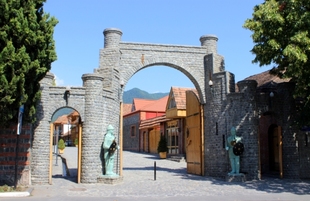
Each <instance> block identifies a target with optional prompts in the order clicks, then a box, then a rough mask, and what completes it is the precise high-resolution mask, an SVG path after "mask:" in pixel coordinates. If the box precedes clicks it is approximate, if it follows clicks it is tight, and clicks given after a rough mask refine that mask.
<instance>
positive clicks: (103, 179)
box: [97, 175, 123, 184]
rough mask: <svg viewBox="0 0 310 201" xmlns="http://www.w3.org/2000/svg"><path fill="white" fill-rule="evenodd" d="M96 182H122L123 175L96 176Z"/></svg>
mask: <svg viewBox="0 0 310 201" xmlns="http://www.w3.org/2000/svg"><path fill="white" fill-rule="evenodd" d="M97 182H98V183H104V184H119V183H121V182H123V177H121V176H118V175H115V176H107V175H102V176H100V177H98V178H97Z"/></svg>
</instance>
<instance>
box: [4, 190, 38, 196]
mask: <svg viewBox="0 0 310 201" xmlns="http://www.w3.org/2000/svg"><path fill="white" fill-rule="evenodd" d="M32 191H33V188H28V189H27V190H26V191H23V192H5V193H0V197H27V196H30V195H31V192H32Z"/></svg>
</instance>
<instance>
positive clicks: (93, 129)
mask: <svg viewBox="0 0 310 201" xmlns="http://www.w3.org/2000/svg"><path fill="white" fill-rule="evenodd" d="M82 79H83V86H84V87H85V118H84V122H83V134H82V172H81V182H82V183H96V182H97V177H98V176H100V175H101V174H102V163H101V157H100V154H101V143H102V140H103V139H102V136H103V134H102V133H103V132H105V131H104V130H103V112H104V111H103V89H102V86H103V77H102V76H101V75H99V74H84V75H83V76H82Z"/></svg>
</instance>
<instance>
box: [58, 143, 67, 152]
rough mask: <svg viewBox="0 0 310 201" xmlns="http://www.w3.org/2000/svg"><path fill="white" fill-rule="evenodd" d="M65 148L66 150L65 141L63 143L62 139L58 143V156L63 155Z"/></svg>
mask: <svg viewBox="0 0 310 201" xmlns="http://www.w3.org/2000/svg"><path fill="white" fill-rule="evenodd" d="M65 148H66V145H65V141H64V140H63V139H60V140H59V141H58V150H59V154H63V153H64V149H65Z"/></svg>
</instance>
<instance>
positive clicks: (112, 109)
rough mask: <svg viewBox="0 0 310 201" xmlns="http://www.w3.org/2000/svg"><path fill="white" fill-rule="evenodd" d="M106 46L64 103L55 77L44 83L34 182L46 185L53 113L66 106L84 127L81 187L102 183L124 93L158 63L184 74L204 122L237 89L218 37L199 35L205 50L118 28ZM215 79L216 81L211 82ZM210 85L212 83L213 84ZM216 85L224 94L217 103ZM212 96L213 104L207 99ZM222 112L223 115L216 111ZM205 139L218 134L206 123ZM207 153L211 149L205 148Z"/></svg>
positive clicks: (119, 135) (118, 164) (108, 31)
mask: <svg viewBox="0 0 310 201" xmlns="http://www.w3.org/2000/svg"><path fill="white" fill-rule="evenodd" d="M103 33H104V48H103V49H101V50H100V58H99V68H97V69H95V70H94V73H91V74H84V75H82V80H83V87H71V89H70V98H69V99H68V98H67V99H66V96H65V93H66V90H67V89H66V87H54V86H52V83H53V79H54V76H53V75H52V74H51V73H48V74H47V75H46V77H45V78H44V79H43V80H42V81H41V90H42V97H41V102H40V103H39V104H38V108H37V120H38V121H37V124H36V125H35V131H34V140H33V147H32V153H33V158H32V164H31V169H32V178H31V180H32V183H33V184H36V183H47V182H48V175H49V172H48V168H46V167H47V166H48V164H49V158H50V156H49V151H47V150H48V149H46V147H44V146H42V144H49V139H48V138H46V132H47V131H48V130H49V129H50V128H49V126H50V124H49V123H50V117H51V116H52V113H53V112H54V111H56V110H57V108H61V107H64V106H68V107H72V108H74V109H76V110H77V111H78V112H79V113H80V116H81V119H82V124H83V137H82V153H81V155H82V162H81V169H82V172H81V183H97V182H102V177H101V176H102V169H103V168H102V164H101V159H102V158H101V155H100V154H101V149H102V146H101V144H102V140H103V137H104V135H105V133H106V128H107V127H108V125H110V124H111V125H112V126H113V127H114V128H115V136H116V140H117V141H118V142H119V143H120V144H121V143H122V129H120V128H122V126H121V122H122V111H121V108H122V94H123V88H124V86H125V85H126V83H127V82H128V80H129V79H130V78H131V77H132V76H133V75H134V74H135V73H136V72H138V71H140V70H142V69H144V68H147V67H150V66H155V65H164V66H168V67H172V68H174V69H176V70H179V71H181V72H182V73H184V74H185V75H186V76H187V77H188V78H189V79H190V80H191V81H192V83H193V84H194V86H195V88H196V89H197V92H198V95H199V102H200V103H201V104H203V107H204V116H205V117H206V118H205V120H204V121H210V122H211V121H213V119H214V118H213V119H211V116H214V114H213V113H212V111H211V110H210V108H211V107H212V105H214V104H219V105H220V104H221V101H223V100H224V99H225V95H226V94H227V93H229V92H230V91H231V89H232V86H234V79H233V76H232V75H231V74H230V73H228V72H226V71H224V58H223V57H222V56H221V55H219V54H217V40H218V39H217V37H216V36H213V35H205V36H202V37H200V42H201V46H184V45H163V44H147V43H131V42H122V41H121V36H122V32H121V31H120V30H119V29H114V28H112V29H105V30H104V32H103ZM210 81H212V82H210ZM210 83H211V84H210ZM213 83H215V84H216V89H217V90H218V91H220V93H221V95H220V96H218V100H217V101H215V98H214V96H213V95H211V94H212V93H213V89H212V87H213V85H212V84H213ZM211 97H213V99H212V101H213V103H212V104H210V103H209V101H210V100H211ZM217 112H218V113H220V112H221V111H220V110H219V111H217ZM203 125H204V129H203V130H204V131H205V135H211V134H212V133H213V132H214V131H213V130H211V127H207V125H211V124H206V123H204V124H203ZM207 150H209V149H207ZM116 158H117V160H115V164H114V166H115V167H114V168H115V171H114V172H116V173H118V174H119V175H121V171H122V161H121V158H122V156H121V152H118V153H117V156H116ZM204 169H205V168H204ZM211 173H212V172H211Z"/></svg>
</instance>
